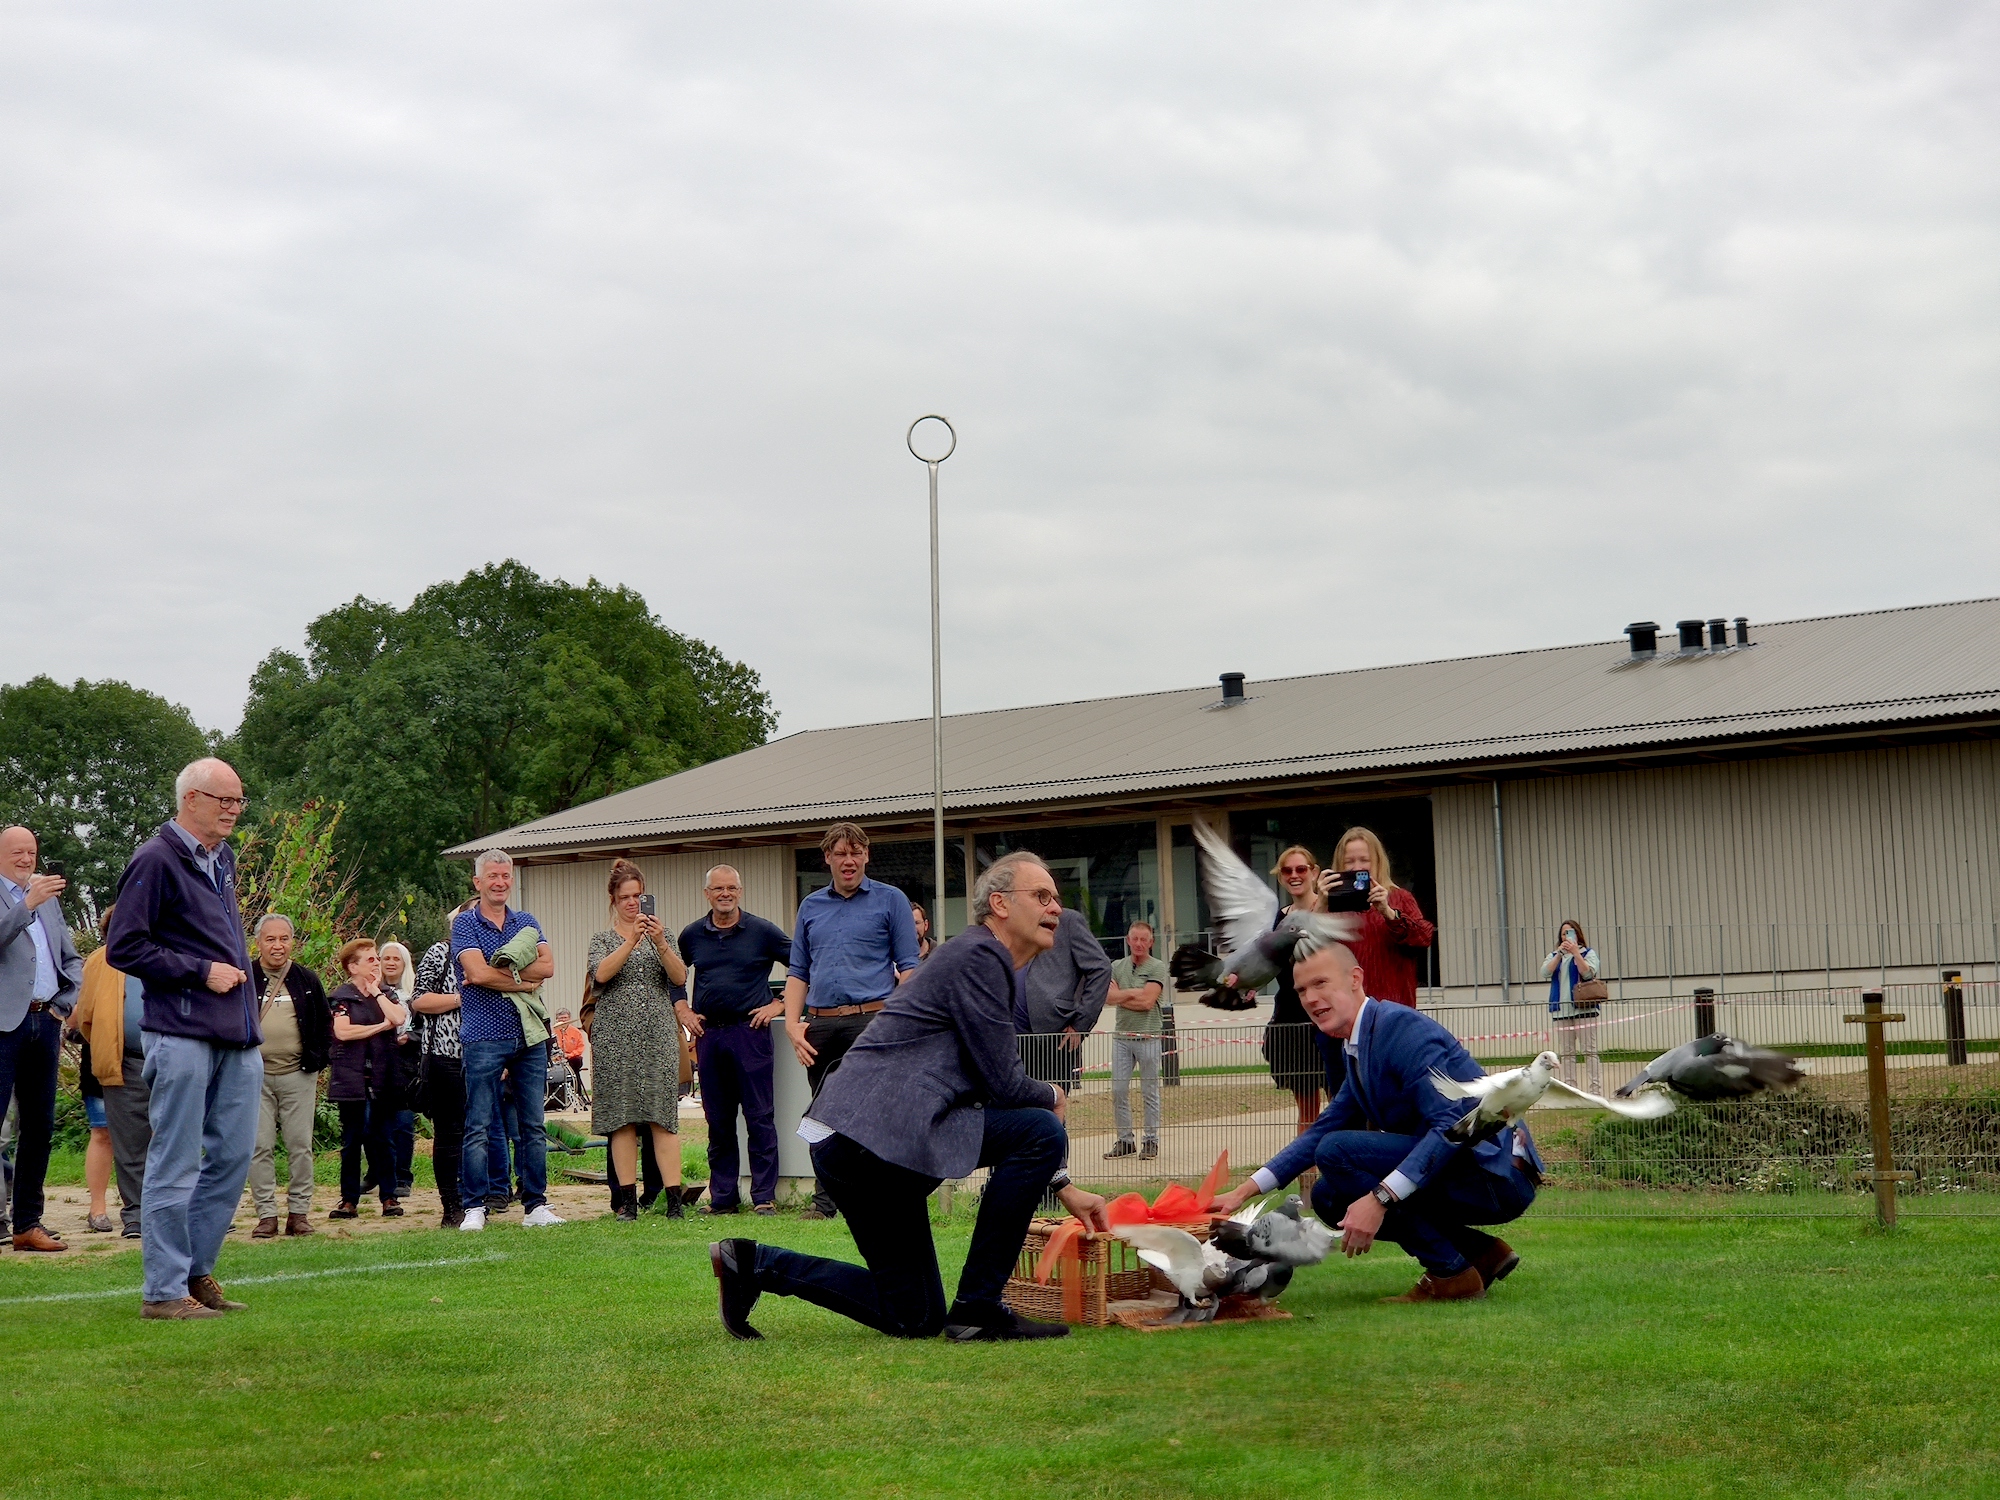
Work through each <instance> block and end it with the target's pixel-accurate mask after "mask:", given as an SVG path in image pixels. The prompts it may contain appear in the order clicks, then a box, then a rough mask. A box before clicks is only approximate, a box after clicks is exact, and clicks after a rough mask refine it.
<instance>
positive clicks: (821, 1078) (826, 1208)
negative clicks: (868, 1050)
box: [708, 1011, 881, 1216]
mask: <svg viewBox="0 0 2000 1500" xmlns="http://www.w3.org/2000/svg"><path fill="white" fill-rule="evenodd" d="M880 1014H881V1012H880V1011H876V1012H875V1013H874V1015H866V1016H833V1017H830V1018H828V1019H827V1020H824V1021H821V1020H816V1019H814V1018H813V1017H812V1016H811V1015H810V1014H808V1015H807V1017H806V1021H807V1025H806V1040H807V1041H809V1042H811V1043H812V1044H813V1046H814V1048H815V1049H816V1055H815V1056H814V1057H813V1061H812V1066H811V1067H809V1068H807V1069H806V1082H807V1083H809V1084H811V1085H812V1096H813V1098H815V1099H817V1098H818V1097H819V1091H820V1086H821V1085H822V1084H824V1083H825V1082H826V1081H827V1079H829V1078H831V1077H832V1076H833V1075H834V1073H836V1072H837V1071H838V1070H839V1068H840V1060H841V1059H842V1058H843V1057H845V1056H847V1049H848V1048H850V1047H852V1046H853V1045H854V1044H855V1043H856V1042H858V1041H860V1040H861V1033H862V1032H864V1031H866V1030H867V1029H868V1023H869V1022H870V1021H872V1020H874V1019H875V1016H879V1015H880ZM708 1148H709V1150H711V1151H713V1150H714V1149H715V1142H714V1141H713V1140H712V1139H711V1140H710V1142H709V1147H708ZM729 1191H730V1193H731V1194H732V1195H733V1194H734V1193H735V1191H736V1189H735V1188H733V1187H732V1188H731V1189H730V1190H729ZM777 1191H778V1185H777V1177H776V1175H775V1174H774V1175H773V1176H772V1179H771V1192H772V1195H773V1196H776V1194H777ZM752 1194H753V1196H754V1194H755V1189H754V1188H753V1189H752ZM813 1207H814V1208H816V1209H818V1210H819V1211H820V1212H821V1213H823V1214H827V1215H829V1216H831V1215H833V1214H835V1213H838V1212H839V1208H838V1207H837V1205H836V1204H835V1201H834V1198H833V1196H832V1194H830V1193H828V1192H827V1190H826V1184H825V1183H824V1182H815V1183H814V1184H813Z"/></svg>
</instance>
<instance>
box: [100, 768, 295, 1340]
mask: <svg viewBox="0 0 2000 1500" xmlns="http://www.w3.org/2000/svg"><path fill="white" fill-rule="evenodd" d="M174 799H175V805H176V807H177V808H178V811H177V812H176V813H175V815H174V820H173V821H172V822H171V823H167V824H165V825H164V826H163V827H162V828H161V829H160V831H159V832H158V833H156V834H154V835H153V837H152V838H150V839H148V840H147V841H146V842H145V843H143V844H141V845H140V846H139V851H138V853H136V854H134V855H133V856H132V862H131V863H130V864H128V865H127V866H126V867H125V873H124V874H123V875H121V876H119V877H118V895H117V908H118V909H117V912H116V913H115V915H114V916H113V918H112V922H111V933H110V936H109V937H108V939H107V940H106V943H105V948H106V950H107V956H108V961H109V962H110V964H111V966H112V967H113V968H115V969H117V970H119V971H120V972H121V973H125V974H132V975H136V976H138V978H139V980H140V981H141V982H142V983H143V984H144V986H145V990H146V998H145V1010H144V1028H143V1031H144V1037H145V1044H146V1071H145V1077H146V1083H147V1085H148V1087H150V1088H151V1090H152V1123H153V1141H152V1145H151V1146H150V1147H148V1148H147V1151H146V1186H145V1196H144V1201H143V1203H142V1204H141V1207H140V1214H139V1231H140V1241H141V1244H142V1247H143V1250H144V1255H145V1268H146V1276H145V1288H144V1290H143V1291H141V1292H140V1294H139V1295H140V1298H141V1305H140V1316H141V1317H146V1318H175V1319H179V1318H215V1317H220V1316H221V1315H222V1314H223V1313H225V1312H237V1311H240V1310H241V1309H242V1307H243V1304H242V1303H241V1302H232V1301H230V1300H229V1299H228V1298H226V1297H224V1296H223V1294H222V1288H221V1286H219V1285H218V1284H217V1282H216V1280H215V1257H216V1256H217V1255H218V1254H219V1253H220V1252H221V1250H222V1238H223V1236H224V1235H226V1234H228V1233H229V1220H230V1217H231V1215H232V1214H234V1212H235V1210H236V1204H237V1201H238V1200H239V1199H241V1198H242V1196H243V1182H244V1179H245V1178H246V1177H248V1176H249V1174H250V1153H251V1151H252V1149H253V1148H254V1147H255V1146H256V1143H257V1101H258V1097H259V1094H260V1091H261V1083H262V1079H263V1076H264V1065H263V1057H262V1055H261V1053H260V1052H259V1050H258V1049H259V1047H260V1046H261V1045H262V1044H263V1040H264V1035H263V1032H262V1031H260V1030H259V1029H258V1026H257V991H256V988H255V987H254V986H253V985H252V984H251V983H250V953H249V950H248V948H247V947H246V946H245V945H244V942H243V914H242V912H241V911H240V910H239V909H238V907H237V905H236V856H235V854H234V852H233V851H232V850H231V849H230V847H229V835H230V834H231V833H232V832H233V831H234V830H235V828H236V820H237V819H238V818H239V817H241V816H242V814H243V808H244V806H245V803H246V801H247V799H246V798H245V797H244V795H243V783H242V781H241V780H240V779H239V778H238V777H237V775H236V772H235V771H233V770H232V769H231V768H230V767H229V765H228V763H227V762H226V761H220V760H216V759H214V758H212V757H211V758H208V759H204V760H198V761H195V762H194V763H193V764H191V765H189V766H188V767H187V768H186V769H184V770H183V771H182V772H181V774H180V775H179V776H178V777H177V778H176V779H175V781H174Z"/></svg>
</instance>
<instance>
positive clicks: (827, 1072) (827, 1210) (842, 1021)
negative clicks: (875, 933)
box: [806, 1011, 1025, 1232]
mask: <svg viewBox="0 0 2000 1500" xmlns="http://www.w3.org/2000/svg"><path fill="white" fill-rule="evenodd" d="M880 1014H881V1012H880V1011H875V1012H873V1013H871V1014H869V1015H865V1016H828V1017H827V1018H826V1019H824V1020H822V1019H820V1018H819V1017H817V1016H814V1015H811V1014H808V1015H807V1016H806V1040H807V1041H808V1042H810V1043H812V1045H813V1047H814V1049H815V1053H816V1055H815V1056H814V1057H813V1060H812V1065H811V1066H810V1067H808V1068H807V1069H806V1082H807V1083H809V1084H811V1085H812V1095H813V1098H815V1099H817V1098H818V1097H819V1091H820V1087H821V1085H823V1084H824V1083H825V1082H826V1081H827V1079H829V1078H831V1077H832V1076H833V1075H834V1073H836V1072H837V1071H839V1068H840V1060H841V1059H842V1058H843V1057H845V1056H847V1049H848V1048H850V1047H852V1046H853V1045H854V1044H855V1043H856V1042H858V1041H859V1040H861V1033H862V1032H864V1031H866V1030H867V1029H868V1023H869V1022H870V1021H872V1020H874V1019H875V1017H876V1016H879V1015H880ZM813 1207H814V1208H816V1209H818V1210H819V1211H820V1212H821V1213H823V1214H826V1215H828V1216H829V1217H831V1216H832V1215H833V1214H835V1213H837V1212H839V1208H838V1205H837V1204H836V1203H835V1201H834V1199H833V1196H832V1195H831V1194H830V1193H828V1192H827V1190H826V1184H825V1183H823V1182H819V1181H815V1182H814V1184H813ZM1024 1232H1025V1231H1024Z"/></svg>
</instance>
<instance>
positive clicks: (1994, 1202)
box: [1023, 980, 2000, 1216]
mask: <svg viewBox="0 0 2000 1500" xmlns="http://www.w3.org/2000/svg"><path fill="white" fill-rule="evenodd" d="M1870 988H1871V989H1872V988H1874V987H1873V986H1871V987H1870ZM1861 1005H1862V991H1861V989H1860V988H1859V987H1852V988H1848V987H1840V988H1833V989H1824V988H1823V989H1819V990H1809V991H1808V990H1786V991H1783V992H1773V991H1770V990H1763V991H1748V992H1738V993H1734V994H1727V995H1725V994H1722V993H1720V992H1719V991H1715V990H1712V989H1710V988H1709V987H1707V986H1703V987H1702V992H1701V993H1699V994H1695V995H1689V996H1687V997H1686V998H1684V999H1673V1000H1666V999H1653V1000H1625V1001H1619V1000H1615V999H1614V1000H1612V1001H1610V1002H1607V1003H1606V1004H1605V1006H1604V1007H1603V1009H1602V1011H1601V1013H1600V1016H1599V1019H1598V1020H1597V1021H1596V1022H1595V1023H1594V1024H1593V1025H1592V1026H1590V1027H1588V1028H1584V1029H1580V1030H1577V1031H1568V1030H1563V1031H1559V1030H1557V1029H1556V1027H1555V1025H1554V1023H1552V1022H1551V1020H1550V1018H1549V1016H1548V1014H1547V1011H1546V1008H1545V1007H1542V1006H1539V1005H1537V1006H1528V1005H1521V1004H1513V1005H1509V1004H1500V1003H1494V1004H1482V1005H1470V1004H1464V1005H1442V1006H1434V1007H1433V1006H1426V1007H1425V1009H1426V1011H1427V1012H1428V1013H1430V1014H1432V1015H1435V1016H1436V1017H1437V1019H1438V1020H1439V1021H1441V1022H1443V1023H1444V1025H1445V1026H1446V1027H1448V1028H1449V1029H1450V1030H1451V1031H1452V1032H1453V1033H1454V1034H1455V1035H1457V1036H1458V1037H1459V1038H1460V1039H1461V1040H1462V1041H1463V1042H1464V1043H1465V1045H1466V1047H1467V1050H1469V1051H1470V1052H1471V1053H1472V1055H1473V1056H1474V1057H1475V1058H1477V1059H1478V1060H1479V1061H1480V1063H1481V1064H1482V1065H1483V1066H1485V1067H1487V1068H1488V1069H1489V1070H1496V1071H1497V1070H1498V1069H1500V1068H1502V1067H1509V1066H1513V1065H1515V1064H1517V1063H1520V1062H1523V1061H1525V1060H1527V1059H1528V1058H1530V1057H1532V1056H1534V1055H1535V1054H1536V1053H1538V1052H1540V1051H1542V1050H1544V1049H1547V1050H1551V1051H1558V1052H1567V1053H1569V1054H1570V1056H1569V1057H1568V1058H1566V1067H1567V1068H1569V1069H1571V1070H1573V1071H1571V1073H1570V1075H1569V1076H1571V1077H1572V1078H1573V1081H1575V1082H1576V1083H1578V1084H1579V1085H1580V1086H1584V1087H1588V1086H1590V1084H1591V1082H1592V1077H1591V1073H1592V1061H1591V1058H1590V1056H1589V1053H1590V1051H1591V1050H1592V1049H1593V1048H1594V1051H1595V1062H1596V1075H1597V1077H1596V1082H1597V1083H1598V1084H1599V1085H1600V1089H1599V1091H1600V1092H1608V1091H1610V1090H1612V1089H1614V1088H1616V1087H1617V1086H1618V1085H1619V1084H1621V1083H1623V1082H1625V1081H1626V1080H1627V1079H1629V1078H1630V1077H1632V1076H1633V1075H1634V1074H1635V1073H1636V1072H1638V1070H1639V1069H1640V1068H1642V1067H1643V1066H1644V1065H1645V1064H1646V1063H1647V1062H1648V1061H1650V1060H1651V1059H1652V1058H1653V1057H1655V1056H1657V1055H1658V1054H1659V1053H1661V1052H1663V1051H1666V1050H1667V1049H1668V1048H1670V1047H1675V1046H1678V1045H1680V1044H1681V1043H1683V1042H1686V1041H1688V1040H1690V1039H1692V1038H1693V1037H1695V1036H1697V1035H1701V1034H1704V1033H1705V1032H1708V1031H1722V1032H1725V1033H1727V1034H1728V1035H1730V1036H1733V1037H1736V1038H1738V1039H1740V1040H1742V1041H1745V1042H1749V1043H1753V1044H1755V1045H1758V1046H1765V1047H1771V1048H1774V1049H1777V1050H1780V1051H1784V1052H1788V1053H1790V1054H1792V1055H1793V1056H1795V1057H1796V1058H1797V1059H1798V1060H1799V1065H1800V1067H1801V1068H1802V1069H1804V1070H1805V1072H1806V1074H1807V1078H1806V1081H1805V1082H1804V1083H1803V1084H1801V1085H1800V1086H1799V1087H1798V1088H1797V1089H1796V1090H1793V1091H1790V1092H1788V1093H1784V1094H1767V1095H1762V1096H1758V1097H1756V1098H1753V1099H1749V1100H1745V1101H1740V1102H1733V1103H1725V1104H1683V1105H1682V1106H1681V1108H1679V1109H1678V1110H1676V1111H1675V1113H1674V1114H1672V1115H1670V1116H1668V1117H1666V1118H1665V1119H1662V1120H1647V1121H1634V1120H1626V1119H1623V1118H1620V1117H1618V1116H1616V1115H1612V1114H1608V1113H1605V1112H1603V1111H1599V1110H1593V1109H1582V1108H1550V1107H1538V1108H1537V1109H1536V1110H1535V1111H1534V1113H1533V1115H1532V1116H1531V1126H1532V1128H1533V1130H1534V1135H1535V1140H1536V1143H1537V1145H1538V1146H1539V1147H1540V1149H1541V1152H1542V1155H1543V1157H1544V1159H1545V1161H1546V1163H1547V1175H1546V1180H1545V1182H1544V1184H1543V1187H1542V1191H1541V1194H1540V1196H1539V1198H1538V1200H1537V1204H1536V1208H1535V1210H1534V1212H1537V1213H1542V1214H1576V1215H1590V1216H1598V1215H1627V1214H1636V1215H1671V1216H1679V1215H1709V1214H1773V1215H1792V1216H1800V1215H1846V1214H1862V1213H1866V1212H1870V1211H1872V1210H1873V1207H1874V1198H1873V1192H1874V1181H1873V1174H1874V1171H1875V1169H1876V1162H1875V1157H1874V1151H1873V1147H1872V1145H1871V1138H1870V1112H1869V1111H1870V1102H1869V1086H1868V1077H1867V1058H1866V1050H1867V1049H1866V1037H1865V1034H1864V1033H1865V1028H1864V1027H1863V1026H1861V1025H1857V1024H1853V1023H1851V1022H1849V1021H1847V1020H1846V1019H1844V1018H1845V1017H1847V1016H1850V1015H1853V1014H1855V1013H1857V1012H1858V1011H1859V1010H1860V1009H1861ZM1885 1005H1886V1009H1887V1010H1888V1011H1889V1012H1891V1013H1901V1014H1902V1015H1904V1016H1905V1017H1906V1019H1905V1020H1904V1021H1902V1022H1899V1023H1894V1024H1891V1025H1889V1026H1887V1027H1885V1028H1884V1031H1885V1041H1886V1047H1885V1052H1886V1057H1885V1063H1886V1089H1887V1097H1886V1103H1887V1112H1888V1116H1889V1119H1890V1122H1891V1143H1892V1148H1893V1154H1894V1157H1895V1167H1896V1168H1897V1169H1898V1170H1899V1171H1903V1172H1907V1173H1909V1174H1910V1175H1909V1177H1908V1179H1907V1180H1906V1181H1904V1182H1903V1183H1902V1184H1901V1189H1900V1198H1901V1204H1902V1209H1903V1212H1904V1213H1905V1214H1910V1215H1920V1214H2000V983H1996V982H1995V981H1993V980H1985V981H1981V982H1979V983H1975V984H1954V985H1950V986H1940V985H1938V984H1935V983H1932V984H1906V985H1892V986H1889V987H1888V988H1887V989H1886V991H1885ZM1181 1010H1182V1012H1183V1014H1185V1012H1186V1010H1187V1007H1181ZM1023 1040H1024V1045H1025V1046H1026V1048H1027V1055H1028V1056H1029V1057H1030V1058H1031V1059H1035V1060H1037V1061H1035V1062H1031V1066H1037V1065H1039V1070H1040V1076H1043V1077H1050V1076H1051V1070H1050V1066H1049V1060H1050V1059H1051V1058H1053V1057H1059V1056H1060V1057H1066V1058H1070V1059H1073V1060H1074V1062H1075V1063H1076V1064H1078V1071H1077V1072H1076V1073H1074V1074H1073V1075H1072V1078H1073V1081H1074V1082H1075V1083H1076V1085H1077V1087H1076V1088H1075V1090H1074V1098H1073V1100H1072V1102H1071V1104H1070V1108H1069V1132H1070V1163H1071V1171H1072V1172H1073V1173H1074V1174H1075V1175H1076V1177H1077V1179H1078V1180H1079V1181H1083V1182H1089V1183H1092V1184H1102V1185H1104V1186H1107V1187H1116V1188H1118V1189H1119V1190H1121V1191H1122V1190H1124V1189H1126V1188H1129V1187H1137V1186H1143V1185H1145V1184H1148V1183H1158V1182H1162V1181H1165V1180H1169V1179H1171V1180H1178V1181H1183V1182H1192V1181H1196V1180H1199V1178H1200V1177H1201V1176H1202V1174H1204V1173H1205V1172H1207V1170H1208V1169H1209V1167H1210V1166H1211V1165H1212V1164H1213V1162H1214V1161H1215V1158H1216V1155H1217V1154H1218V1153H1219V1152H1221V1151H1223V1150H1225V1149H1226V1150H1227V1151H1228V1152H1229V1160H1230V1164H1231V1166H1232V1167H1233V1168H1234V1169H1236V1170H1237V1171H1238V1172H1241V1171H1242V1170H1244V1169H1246V1168H1250V1167H1254V1166H1258V1165H1261V1164H1262V1163H1263V1162H1265V1161H1267V1160H1268V1159H1269V1158H1270V1157H1271V1156H1273V1155H1275V1154H1276V1153H1277V1152H1278V1151H1279V1150H1280V1149H1282V1148H1283V1146H1284V1145H1285V1144H1286V1143H1287V1142H1288V1141H1290V1140H1291V1139H1292V1138H1293V1137H1294V1135H1295V1134H1296V1133H1297V1130H1298V1120H1299V1114H1300V1107H1299V1103H1298V1100H1297V1097H1296V1096H1295V1095H1294V1093H1293V1092H1292V1091H1291V1087H1290V1086H1291V1085H1295V1084H1302V1083H1304V1082H1306V1081H1307V1080H1306V1079H1305V1078H1303V1077H1302V1076H1301V1075H1300V1073H1299V1071H1298V1070H1299V1068H1300V1061H1299V1060H1300V1058H1301V1057H1303V1056H1305V1055H1306V1054H1307V1053H1308V1051H1309V1050H1310V1049H1311V1048H1312V1046H1313V1041H1312V1032H1311V1029H1310V1028H1309V1027H1303V1026H1299V1027H1276V1026H1205V1025H1183V1027H1182V1029H1181V1030H1180V1032H1179V1033H1178V1035H1176V1036H1173V1037H1171V1038H1168V1039H1165V1040H1164V1041H1163V1042H1162V1043H1161V1047H1162V1051H1163V1053H1164V1054H1165V1057H1164V1059H1163V1063H1164V1064H1165V1066H1164V1067H1163V1071H1166V1072H1169V1073H1170V1074H1171V1076H1170V1077H1168V1078H1167V1079H1166V1080H1164V1082H1163V1086H1162V1087H1161V1089H1160V1117H1161V1118H1160V1130H1159V1152H1158V1155H1157V1156H1156V1157H1152V1158H1144V1157H1141V1156H1139V1155H1138V1154H1136V1153H1135V1154H1132V1155H1123V1154H1118V1155H1107V1153H1110V1152H1113V1151H1114V1148H1115V1146H1116V1143H1117V1141H1118V1132H1117V1129H1116V1126H1115V1121H1114V1101H1113V1097H1112V1094H1113V1088H1112V1068H1111V1063H1112V1045H1113V1043H1112V1038H1111V1036H1110V1035H1109V1034H1108V1033H1102V1032H1100V1033H1097V1034H1095V1035H1092V1036H1090V1037H1088V1038H1085V1039H1084V1043H1083V1046H1082V1048H1081V1050H1080V1051H1079V1052H1077V1053H1074V1054H1063V1053H1059V1052H1056V1051H1054V1050H1052V1048H1053V1039H1048V1038H1024V1039H1023ZM1274 1059H1275V1063H1274ZM1057 1071H1058V1072H1059V1071H1060V1070H1059V1069H1058V1070H1057ZM1281 1075H1282V1079H1283V1086H1281V1082H1280V1081H1279V1079H1280V1076H1281ZM1054 1081H1058V1082H1061V1081H1064V1080H1063V1079H1062V1078H1061V1077H1059V1076H1058V1077H1056V1078H1055V1080H1054ZM1127 1089H1128V1093H1129V1099H1130V1107H1131V1114H1132V1137H1133V1140H1134V1142H1135V1144H1137V1143H1140V1142H1143V1139H1144V1137H1145V1123H1144V1110H1143V1099H1142V1089H1141V1082H1140V1078H1139V1077H1138V1076H1136V1075H1135V1076H1134V1077H1133V1078H1132V1079H1131V1080H1130V1081H1129V1083H1128V1085H1127ZM1319 1102H1323V1097H1322V1098H1321V1099H1320V1100H1319Z"/></svg>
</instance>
